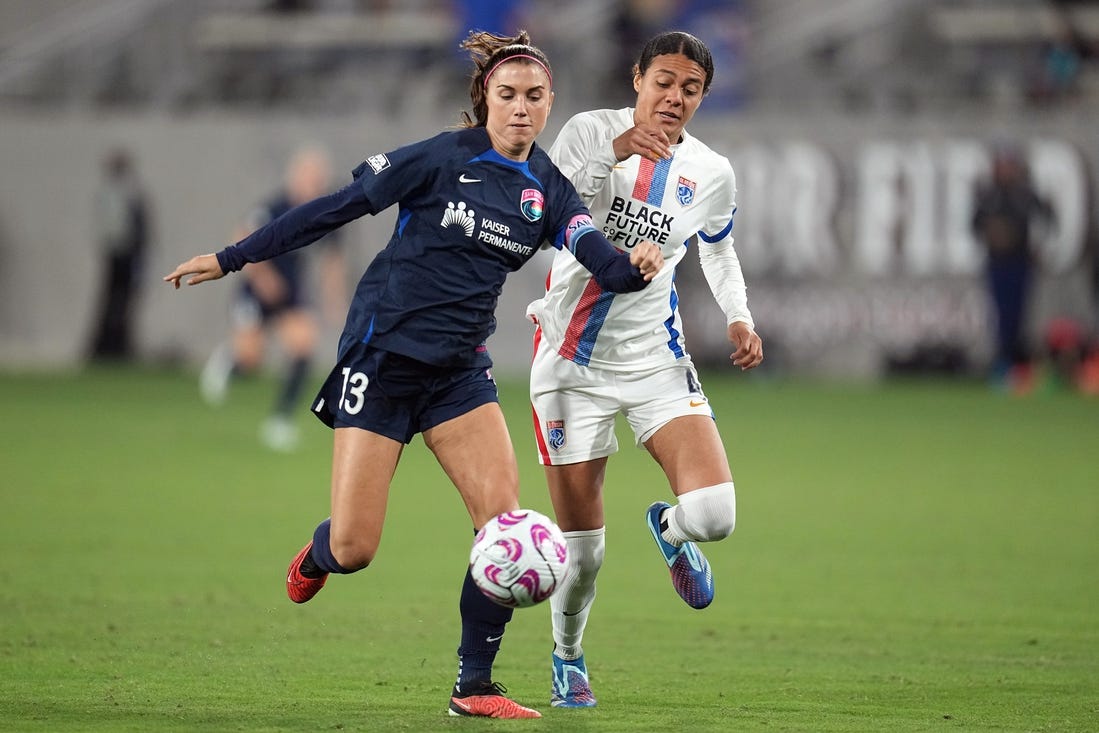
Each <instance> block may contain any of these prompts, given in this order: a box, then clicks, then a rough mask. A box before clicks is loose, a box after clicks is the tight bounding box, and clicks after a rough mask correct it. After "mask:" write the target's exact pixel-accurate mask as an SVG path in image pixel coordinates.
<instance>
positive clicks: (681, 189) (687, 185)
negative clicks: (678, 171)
mask: <svg viewBox="0 0 1099 733" xmlns="http://www.w3.org/2000/svg"><path fill="white" fill-rule="evenodd" d="M675 197H676V198H677V199H679V203H680V204H681V205H682V206H690V205H691V202H692V201H694V200H695V182H694V181H692V180H690V179H687V178H684V177H683V176H680V177H679V183H677V184H676V186H675Z"/></svg>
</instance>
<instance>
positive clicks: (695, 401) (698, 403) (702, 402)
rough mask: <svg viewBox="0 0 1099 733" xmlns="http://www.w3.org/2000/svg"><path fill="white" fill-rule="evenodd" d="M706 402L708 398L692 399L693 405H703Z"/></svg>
mask: <svg viewBox="0 0 1099 733" xmlns="http://www.w3.org/2000/svg"><path fill="white" fill-rule="evenodd" d="M706 402H707V400H704V399H702V400H691V407H702V406H703V405H705V404H706Z"/></svg>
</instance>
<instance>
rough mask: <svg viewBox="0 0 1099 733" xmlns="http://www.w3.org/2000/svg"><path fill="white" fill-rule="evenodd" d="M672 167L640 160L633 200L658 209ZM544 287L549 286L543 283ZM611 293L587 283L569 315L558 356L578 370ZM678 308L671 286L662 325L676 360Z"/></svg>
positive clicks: (591, 345)
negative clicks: (666, 311)
mask: <svg viewBox="0 0 1099 733" xmlns="http://www.w3.org/2000/svg"><path fill="white" fill-rule="evenodd" d="M671 167H672V159H671V158H666V159H665V158H662V159H661V160H659V161H652V160H649V159H648V158H642V159H641V165H640V166H639V168H638V172H637V179H636V180H635V181H634V185H633V198H635V199H637V200H639V201H644V202H645V203H647V204H650V205H652V206H660V205H661V204H663V202H664V190H665V188H666V186H667V183H668V172H669V171H670V170H671ZM546 285H547V287H548V286H549V283H548V282H547V283H546ZM614 297H615V294H614V293H610V292H607V291H605V290H603V289H602V288H600V287H599V285H598V284H596V282H595V279H594V278H592V279H589V280H588V284H587V286H586V287H585V288H584V292H583V293H582V294H581V295H580V300H579V302H578V303H577V304H576V308H575V309H574V310H573V312H572V317H571V318H570V319H569V325H568V327H567V328H566V329H565V338H564V340H563V342H562V344H561V349H560V351H559V353H560V354H561V356H562V357H564V358H566V359H568V360H569V361H573V362H575V363H577V364H580V365H581V366H587V365H588V364H589V363H590V362H591V356H592V350H593V349H594V348H595V340H596V339H597V338H598V337H599V332H600V331H601V330H602V328H603V324H604V323H606V321H607V314H608V313H610V310H611V305H612V304H613V303H614ZM678 307H679V296H678V295H677V294H676V291H675V287H674V285H673V287H672V289H671V295H670V298H669V303H668V309H669V315H668V318H667V320H665V321H664V327H665V328H666V329H667V331H668V348H669V349H671V351H672V353H674V354H675V356H676V358H677V359H678V358H679V357H681V356H683V355H684V353H683V347H682V345H681V344H680V334H679V330H678V329H677V328H676V327H675V323H676V320H677V319H676V313H677V310H676V309H677V308H678Z"/></svg>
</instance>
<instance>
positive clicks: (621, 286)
mask: <svg viewBox="0 0 1099 733" xmlns="http://www.w3.org/2000/svg"><path fill="white" fill-rule="evenodd" d="M554 173H555V174H556V175H554V176H553V177H552V179H551V182H550V186H552V189H551V190H552V192H553V194H554V196H553V198H552V199H551V200H553V201H555V202H557V203H558V205H557V206H554V207H553V211H554V219H553V221H552V223H551V226H552V227H554V228H555V231H554V234H553V236H552V237H551V239H550V241H551V242H552V243H553V246H554V247H556V248H557V249H561V248H562V247H567V248H568V250H569V251H570V252H572V254H573V256H575V257H576V259H577V261H579V262H580V264H581V265H583V266H584V267H586V268H587V269H588V270H589V271H590V272H591V274H592V276H593V277H594V278H595V282H596V283H598V284H599V287H601V288H603V289H604V290H607V291H610V292H612V293H632V292H635V291H637V290H641V289H643V288H644V287H645V286H646V285H648V284H649V283H647V282H646V281H645V278H644V276H642V274H641V270H640V269H639V268H637V267H635V266H634V265H633V264H631V263H630V256H629V255H628V254H627V253H625V252H620V251H618V250H617V249H616V248H615V246H614V245H613V244H611V243H610V241H609V240H608V239H607V238H606V237H605V236H603V233H602V232H600V231H599V230H598V229H596V228H595V225H594V224H592V221H591V213H590V212H589V211H588V208H587V207H586V206H585V205H584V202H583V201H581V200H580V196H579V194H577V193H576V189H575V188H574V187H573V185H572V183H571V182H570V181H569V180H568V179H567V178H565V176H564V175H563V174H562V173H561V172H560V171H559V170H557V168H556V166H554Z"/></svg>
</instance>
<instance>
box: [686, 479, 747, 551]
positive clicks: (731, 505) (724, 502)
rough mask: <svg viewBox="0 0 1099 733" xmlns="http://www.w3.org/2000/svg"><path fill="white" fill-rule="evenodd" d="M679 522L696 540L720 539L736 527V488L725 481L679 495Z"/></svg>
mask: <svg viewBox="0 0 1099 733" xmlns="http://www.w3.org/2000/svg"><path fill="white" fill-rule="evenodd" d="M677 518H678V519H679V524H680V526H681V527H682V529H683V533H684V535H685V536H687V538H688V539H690V540H693V541H695V542H715V541H717V540H723V539H725V538H726V537H728V536H729V535H731V534H732V533H733V530H734V529H735V528H736V490H735V489H734V488H733V483H732V482H731V481H728V482H726V483H723V484H717V485H715V486H707V487H705V488H702V489H696V490H694V491H688V492H687V493H686V494H683V495H681V496H680V497H679V512H678V517H677Z"/></svg>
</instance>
